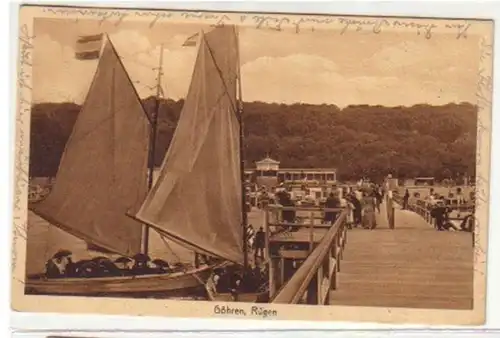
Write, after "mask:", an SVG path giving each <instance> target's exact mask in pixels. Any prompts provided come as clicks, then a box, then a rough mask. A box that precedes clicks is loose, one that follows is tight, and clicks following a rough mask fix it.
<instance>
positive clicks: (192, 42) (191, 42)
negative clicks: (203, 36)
mask: <svg viewBox="0 0 500 338" xmlns="http://www.w3.org/2000/svg"><path fill="white" fill-rule="evenodd" d="M199 36H200V33H196V34H193V35H191V36H190V37H189V38H187V39H186V41H184V43H183V44H182V47H195V46H196V45H197V44H198V38H199Z"/></svg>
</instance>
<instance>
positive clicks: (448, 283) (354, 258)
mask: <svg viewBox="0 0 500 338" xmlns="http://www.w3.org/2000/svg"><path fill="white" fill-rule="evenodd" d="M395 213H396V221H395V224H396V228H395V229H394V230H390V229H388V228H387V227H380V228H377V229H376V230H364V229H353V230H350V231H349V235H348V242H347V245H346V248H345V251H344V256H343V259H342V268H341V270H340V272H339V277H338V287H337V289H336V290H335V291H333V292H331V294H330V304H331V305H349V306H377V307H407V308H428V309H432V308H435V309H456V310H461V309H463V310H467V309H472V304H473V274H474V270H473V268H474V257H473V255H474V250H473V247H472V240H471V236H472V234H471V233H466V232H448V231H442V232H438V231H436V230H434V229H433V228H432V227H431V226H430V225H429V224H428V223H426V222H425V221H424V220H423V219H422V218H421V217H420V216H419V215H417V214H415V213H413V212H410V211H406V210H400V209H396V210H395Z"/></svg>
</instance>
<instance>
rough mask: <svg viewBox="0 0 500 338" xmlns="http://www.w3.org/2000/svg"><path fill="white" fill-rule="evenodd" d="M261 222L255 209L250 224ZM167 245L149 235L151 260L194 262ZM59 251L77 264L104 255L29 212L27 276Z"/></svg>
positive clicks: (183, 251)
mask: <svg viewBox="0 0 500 338" xmlns="http://www.w3.org/2000/svg"><path fill="white" fill-rule="evenodd" d="M262 219H263V217H262V213H261V212H260V211H259V210H257V209H255V208H254V209H253V211H252V212H251V213H250V214H249V223H250V224H252V225H253V226H254V228H256V229H258V227H259V226H261V225H262ZM167 243H168V247H167V246H166V245H165V242H164V240H162V238H161V237H160V236H159V235H158V234H157V233H156V232H155V231H150V236H149V247H150V256H151V257H152V258H162V259H165V260H167V261H169V262H179V261H180V262H183V263H192V262H193V260H194V254H193V252H192V251H189V250H187V249H185V248H183V247H182V246H180V245H178V244H176V243H173V242H170V241H167ZM60 249H67V250H70V251H71V252H73V256H74V259H75V260H79V259H85V258H90V257H93V256H94V257H95V256H102V253H98V252H91V251H88V250H87V244H86V243H85V242H84V241H82V240H80V239H78V238H76V237H74V236H72V235H70V234H68V233H66V232H64V231H62V230H60V229H59V228H57V227H55V226H52V225H50V224H49V223H48V222H46V221H45V220H43V219H42V218H40V217H38V216H37V215H35V214H34V213H32V212H31V211H28V245H27V259H26V266H27V273H28V274H34V273H41V272H43V271H44V267H45V262H46V261H47V260H48V259H49V258H50V257H51V256H52V255H53V254H55V253H56V252H57V251H59V250H60Z"/></svg>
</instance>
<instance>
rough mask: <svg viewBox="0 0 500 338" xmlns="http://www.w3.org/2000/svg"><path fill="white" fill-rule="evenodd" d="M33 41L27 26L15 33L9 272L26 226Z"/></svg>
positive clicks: (13, 264) (14, 265) (23, 236)
mask: <svg viewBox="0 0 500 338" xmlns="http://www.w3.org/2000/svg"><path fill="white" fill-rule="evenodd" d="M33 39H34V36H33V35H31V34H30V32H29V31H28V27H27V26H26V25H23V26H22V27H21V30H20V33H19V58H20V64H19V73H18V86H19V96H18V106H19V112H18V114H17V118H16V123H17V135H16V136H17V140H16V160H15V169H16V171H15V177H14V215H15V216H14V226H13V230H12V231H13V245H12V271H14V269H15V267H16V263H17V252H16V244H17V241H18V239H19V238H22V239H24V240H26V232H27V224H26V222H25V221H23V220H22V219H21V218H20V217H19V214H20V213H22V212H24V211H25V210H26V208H25V203H26V201H25V198H24V196H25V193H24V192H25V191H26V189H27V187H28V180H29V174H28V171H27V169H26V167H27V163H28V161H29V148H28V147H27V145H26V143H27V142H26V141H27V135H26V133H25V127H26V126H25V123H26V122H25V121H26V117H27V116H29V114H30V111H31V102H30V101H29V100H28V99H27V97H26V90H28V91H31V90H32V88H31V68H32V66H33V65H32V59H33Z"/></svg>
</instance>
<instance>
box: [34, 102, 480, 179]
mask: <svg viewBox="0 0 500 338" xmlns="http://www.w3.org/2000/svg"><path fill="white" fill-rule="evenodd" d="M182 105H183V101H182V100H180V101H172V100H167V101H162V102H161V104H160V112H159V132H158V140H157V142H158V143H157V144H158V146H157V151H156V154H155V156H156V163H157V164H160V163H161V160H162V159H163V156H164V154H165V151H166V149H167V147H168V145H169V143H170V140H171V138H172V135H173V132H174V130H175V126H176V123H177V120H178V118H179V115H180V111H181V109H182ZM144 107H145V109H146V111H147V112H151V111H152V110H153V109H154V99H153V98H148V99H145V100H144ZM79 109H80V107H79V106H78V105H76V104H72V103H60V104H54V103H43V104H37V105H35V106H34V107H33V109H32V112H33V114H32V132H31V165H30V173H31V175H33V176H50V175H54V174H55V172H56V171H57V166H58V164H59V160H60V156H61V154H62V151H63V150H64V145H65V143H66V141H67V139H68V137H69V134H70V132H71V128H72V126H73V123H74V121H75V119H76V117H77V115H78V111H79ZM476 114H477V110H476V107H475V106H473V105H471V104H469V103H461V104H447V105H444V106H430V105H415V106H412V107H390V108H388V107H383V106H367V105H352V106H348V107H346V108H344V109H339V108H338V107H336V106H333V105H308V104H294V105H284V104H270V103H262V102H249V103H245V105H244V126H245V155H246V158H247V166H248V167H253V163H254V161H257V160H259V159H261V158H262V157H264V156H265V155H266V153H269V154H271V156H272V157H273V158H276V159H278V160H280V161H281V165H282V166H283V167H336V168H338V170H339V178H340V179H350V178H355V177H359V176H360V175H369V176H372V177H373V178H376V177H379V176H382V175H385V174H386V173H387V172H388V171H389V170H390V171H392V172H393V173H394V174H395V175H398V176H399V177H405V176H406V177H413V176H436V177H438V178H444V177H449V176H454V175H456V174H458V173H460V174H464V173H467V174H469V175H474V172H475V142H476V141H475V140H476Z"/></svg>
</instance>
